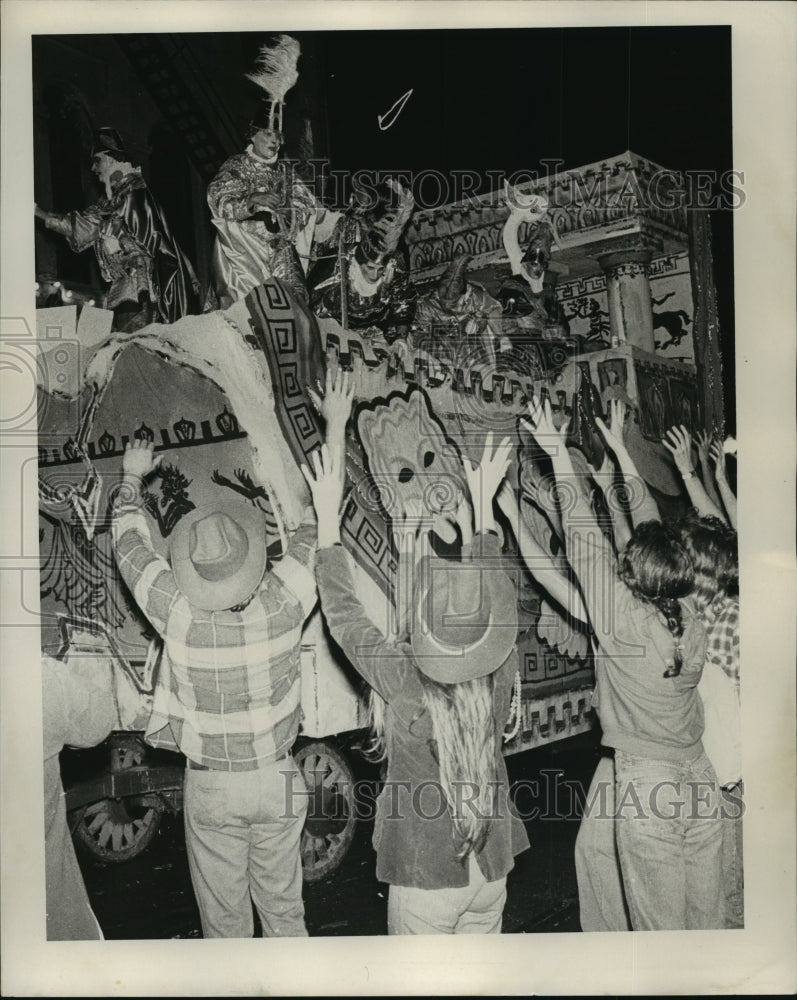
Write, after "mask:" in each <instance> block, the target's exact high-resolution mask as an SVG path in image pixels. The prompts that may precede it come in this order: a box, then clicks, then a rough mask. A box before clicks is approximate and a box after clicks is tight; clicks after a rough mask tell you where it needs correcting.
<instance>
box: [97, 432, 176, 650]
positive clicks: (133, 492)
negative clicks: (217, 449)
mask: <svg viewBox="0 0 797 1000" xmlns="http://www.w3.org/2000/svg"><path fill="white" fill-rule="evenodd" d="M160 459H161V456H160V455H158V456H155V455H154V453H153V447H152V444H151V443H149V442H147V441H134V442H133V443H132V444H128V445H127V446H126V448H125V452H124V455H123V456H122V485H121V489H120V491H119V495H118V498H117V501H116V503H115V505H114V511H113V522H112V525H111V537H112V539H113V547H114V554H115V556H116V562H117V565H118V567H119V573H120V574H121V576H122V579H123V580H124V581H125V583H126V584H127V586H128V589H129V590H130V593H131V594H132V595H133V597H135V599H136V603H137V604H138V606H139V607H140V608H141V610H142V611H143V612H144V614H145V615H146V616H147V618H148V619H149V621H150V622H151V623H152V625H153V626H154V627H155V628H156V629H157V631H158V632H159V633H160V634H161V635H163V633H164V632H165V630H166V622H167V621H168V618H169V615H170V613H171V609H172V607H173V606H174V603H175V601H176V600H177V599H178V597H179V588H178V587H177V581H176V580H175V578H174V574H173V573H172V569H171V566H170V565H169V563H168V562H167V561H166V560H165V559H164V558H163V556H161V555H159V554H158V553H157V552H156V551H155V547H154V546H153V544H152V537H151V535H150V532H149V526H148V524H147V519H146V517H145V516H144V512H143V510H142V506H141V497H142V493H143V487H144V482H145V480H146V479H147V478H148V477H149V476H151V475H152V473H153V472H154V471H155V469H156V468H157V466H158V464H159V462H160Z"/></svg>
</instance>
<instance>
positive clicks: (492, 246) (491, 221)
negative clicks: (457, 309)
mask: <svg viewBox="0 0 797 1000" xmlns="http://www.w3.org/2000/svg"><path fill="white" fill-rule="evenodd" d="M517 191H518V192H522V193H530V192H536V193H540V194H543V193H544V194H545V195H546V196H547V198H548V203H549V207H548V220H549V222H550V223H551V226H552V227H553V229H554V233H555V237H556V242H555V244H554V247H553V257H552V265H551V266H552V269H553V270H555V271H559V272H560V273H562V274H566V275H568V276H569V277H571V278H576V277H580V276H583V275H586V274H593V273H597V272H598V271H599V270H600V265H599V263H598V259H597V258H598V257H600V256H602V255H604V254H609V253H613V252H621V251H623V250H630V251H633V250H650V251H652V252H653V255H654V256H659V255H661V254H663V253H673V252H677V251H679V250H683V249H684V248H685V247H686V244H687V235H686V232H687V227H686V208H685V198H684V193H685V186H684V178H683V176H682V175H681V174H680V173H678V172H677V171H673V170H667V169H665V168H664V167H661V166H659V165H658V164H656V163H653V162H651V161H650V160H646V159H644V157H641V156H639V155H637V154H636V153H632V152H630V151H627V152H625V153H620V154H619V155H618V156H613V157H610V158H609V159H606V160H601V161H600V162H597V163H590V164H587V165H586V166H583V167H576V168H574V169H571V170H564V171H562V172H559V173H551V174H548V175H547V176H542V177H540V178H539V180H538V181H536V182H533V183H532V182H528V183H524V184H518V185H517ZM508 214H509V210H508V207H507V202H506V194H505V192H504V190H503V189H500V190H495V191H491V192H488V193H487V194H484V195H481V196H479V197H473V198H468V199H467V200H464V201H460V202H455V203H451V204H448V205H443V206H441V207H440V208H435V209H421V210H417V211H416V212H415V213H414V215H413V217H412V219H411V220H410V223H409V225H408V227H407V231H406V240H407V244H408V248H409V255H410V267H411V271H412V274H413V278H414V280H416V281H418V282H420V283H425V282H426V281H428V280H430V279H431V278H433V277H435V276H436V275H438V274H440V273H441V272H442V271H443V270H444V268H445V266H446V264H447V263H448V262H449V261H450V260H451V259H452V257H454V256H456V255H457V254H459V253H469V254H472V255H473V260H472V261H471V264H470V270H472V271H478V270H481V269H482V268H484V267H486V266H488V265H493V266H494V265H496V264H501V263H504V262H505V261H506V254H505V252H504V248H503V244H502V241H501V231H502V229H503V226H504V223H505V221H506V218H507V216H508ZM519 235H520V240H521V243H522V242H523V240H524V237H525V236H526V230H525V226H521V230H520V234H519Z"/></svg>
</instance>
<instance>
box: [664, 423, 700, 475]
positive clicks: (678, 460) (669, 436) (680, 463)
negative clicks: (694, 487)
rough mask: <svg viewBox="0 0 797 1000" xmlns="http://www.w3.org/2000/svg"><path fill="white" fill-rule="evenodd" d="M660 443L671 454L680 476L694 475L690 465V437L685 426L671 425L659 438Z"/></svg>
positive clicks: (692, 467)
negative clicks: (660, 438)
mask: <svg viewBox="0 0 797 1000" xmlns="http://www.w3.org/2000/svg"><path fill="white" fill-rule="evenodd" d="M661 443H662V444H663V445H664V447H665V448H666V449H667V451H668V452H669V453H670V454H671V455H672V457H673V459H674V460H675V465H676V468H677V469H678V471H679V472H680V473H681V475H682V476H684V475H685V476H690V475H694V471H695V469H694V466H693V465H692V438H691V435H690V434H689V431H688V430H687V429H686V427H684V426H683V424H681V426H680V427H671V428H670V429H669V430H668V431H667V433H666V434H665V435H664V437H663V438H662V440H661Z"/></svg>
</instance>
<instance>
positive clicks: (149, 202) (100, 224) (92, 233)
mask: <svg viewBox="0 0 797 1000" xmlns="http://www.w3.org/2000/svg"><path fill="white" fill-rule="evenodd" d="M45 224H46V226H47V228H48V229H52V230H54V231H55V232H58V233H60V234H61V235H62V236H65V237H66V239H67V240H68V242H69V246H70V247H71V249H72V250H74V251H75V253H81V252H82V251H83V250H86V249H88V248H89V247H93V248H94V252H95V253H96V256H97V262H98V264H99V268H100V274H101V275H102V277H103V279H104V280H105V281H107V282H109V284H110V287H109V289H108V292H107V295H106V299H105V306H106V307H107V308H108V309H112V310H114V311H115V312H116V313H117V322H116V323H115V326H116V328H117V329H123V330H128V331H129V330H135V329H138V328H140V327H142V326H145V325H146V324H147V323H151V322H155V321H158V320H160V321H162V322H165V323H174V322H176V321H177V320H178V319H180V317H181V316H184V315H187V314H189V313H196V312H198V311H199V285H198V283H197V280H196V276H195V275H194V271H193V268H192V267H191V264H190V262H189V260H188V258H187V257H186V256H185V255H184V254H183V252H182V251H181V249H180V247H179V246H178V245H177V242H176V241H175V239H174V238H173V236H172V235H171V232H170V230H169V226H168V224H167V222H166V219H165V217H164V215H163V211H162V210H161V208H160V206H159V205H158V203H157V202H156V201H155V199H154V198H153V197H152V195H151V194H150V193H149V191H148V190H147V185H146V183H145V181H144V179H143V177H142V176H141V174H140V172H139V171H138V170H133V171H132V172H130V173H126V174H125V175H124V176H123V177H122V178H121V179H120V180H118V181H117V182H116V183H113V182H111V195H110V197H105V198H101V199H100V200H99V201H98V202H96V203H95V204H94V205H91V206H90V207H89V208H87V209H84V211H82V212H78V211H72V212H67V213H66V214H63V215H59V214H57V213H48V215H47V218H46V220H45ZM131 306H132V308H130V307H131ZM126 307H127V308H126Z"/></svg>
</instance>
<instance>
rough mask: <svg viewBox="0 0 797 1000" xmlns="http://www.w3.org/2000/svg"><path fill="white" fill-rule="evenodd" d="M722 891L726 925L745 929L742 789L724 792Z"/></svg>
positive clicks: (739, 787) (737, 787) (736, 788)
mask: <svg viewBox="0 0 797 1000" xmlns="http://www.w3.org/2000/svg"><path fill="white" fill-rule="evenodd" d="M722 805H723V810H724V815H723V818H722V883H723V884H722V888H723V896H724V900H725V926H726V927H729V928H739V927H744V867H743V859H742V816H743V813H744V802H743V799H742V787H741V785H737V786H736V787H735V788H734V789H732V790H729V791H726V790H725V789H724V788H723V790H722Z"/></svg>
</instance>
